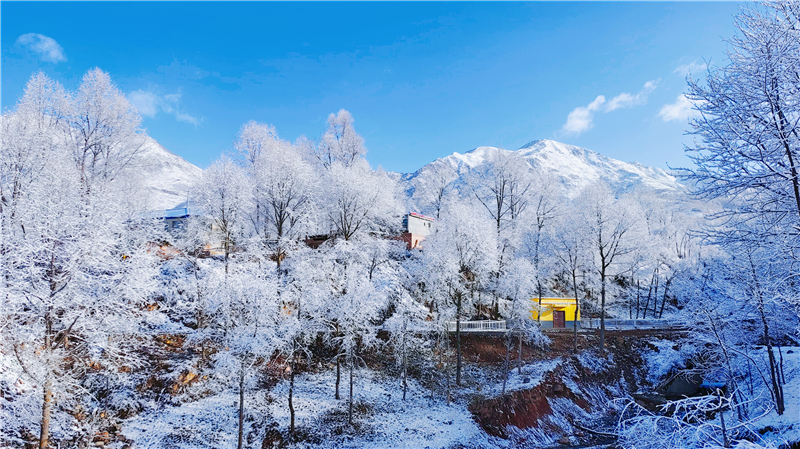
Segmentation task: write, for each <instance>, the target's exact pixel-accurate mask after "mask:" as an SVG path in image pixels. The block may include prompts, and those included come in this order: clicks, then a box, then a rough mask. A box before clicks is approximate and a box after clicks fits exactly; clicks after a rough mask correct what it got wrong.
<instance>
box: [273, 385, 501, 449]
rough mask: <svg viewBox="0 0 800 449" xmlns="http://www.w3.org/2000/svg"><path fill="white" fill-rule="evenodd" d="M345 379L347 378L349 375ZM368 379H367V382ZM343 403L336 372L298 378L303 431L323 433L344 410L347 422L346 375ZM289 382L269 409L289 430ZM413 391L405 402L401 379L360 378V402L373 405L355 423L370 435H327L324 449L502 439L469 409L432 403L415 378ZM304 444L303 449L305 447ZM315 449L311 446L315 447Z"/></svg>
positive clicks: (479, 443) (483, 443) (491, 443)
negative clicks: (338, 395)
mask: <svg viewBox="0 0 800 449" xmlns="http://www.w3.org/2000/svg"><path fill="white" fill-rule="evenodd" d="M343 374H345V373H343ZM362 376H363V377H362ZM342 378H343V379H342V385H341V390H340V392H341V394H342V400H339V401H337V400H335V399H334V398H333V393H334V389H335V381H336V379H335V375H334V373H332V372H326V373H322V374H310V375H302V376H298V377H297V378H296V379H295V389H296V390H295V410H296V412H297V415H296V418H295V419H296V420H297V421H296V422H297V425H298V426H299V427H306V428H309V429H311V428H314V429H319V430H318V431H324V430H322V429H321V428H320V426H319V423H320V421H321V420H322V419H324V418H325V417H326V416H331V414H332V413H334V412H337V411H340V412H342V413H339V414H337V417H341V419H346V411H347V400H346V399H345V398H346V397H347V393H348V387H347V379H348V378H347V377H346V375H343V376H342ZM288 386H289V384H288V381H283V382H281V383H280V384H278V385H277V386H276V387H275V388H274V389H273V390H272V393H271V394H272V396H273V397H274V398H275V399H276V401H275V402H273V403H272V404H271V405H270V407H269V410H270V412H271V414H272V416H273V417H274V418H275V420H276V421H277V422H278V424H279V426H280V428H281V429H286V428H288V426H289V409H288V406H287V402H286V398H287V397H288ZM408 387H409V391H408V394H407V396H406V401H403V390H402V385H401V383H400V381H399V379H397V378H386V377H377V376H376V374H375V373H372V372H367V371H362V372H359V373H358V378H357V383H356V385H355V388H354V402H355V403H357V404H358V403H366V404H369V411H368V412H367V413H363V414H362V413H359V414H358V415H357V417H356V418H355V419H356V420H357V421H358V423H359V427H361V428H362V429H365V430H366V432H364V433H365V435H362V436H354V435H346V434H343V435H338V436H337V435H326V436H325V439H324V442H323V444H322V445H321V446H317V445H313V446H314V447H331V448H388V447H393V448H424V447H428V448H446V447H451V446H453V445H456V444H462V445H464V446H468V447H496V446H497V445H498V443H501V440H498V439H496V438H493V437H490V436H488V435H486V433H484V432H483V430H481V428H480V427H479V426H478V425H477V424H476V423H475V421H474V420H473V419H472V414H471V413H470V412H469V410H467V408H466V405H465V404H459V403H455V402H450V403H449V404H448V403H447V401H446V398H443V397H436V396H434V397H433V398H431V395H430V391H429V390H428V389H426V388H423V387H422V386H421V385H420V384H419V383H418V382H416V381H414V380H413V379H409V382H408ZM303 446H304V445H302V444H301V445H299V447H303ZM309 447H311V445H309Z"/></svg>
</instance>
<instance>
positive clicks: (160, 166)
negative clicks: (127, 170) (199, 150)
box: [133, 137, 203, 211]
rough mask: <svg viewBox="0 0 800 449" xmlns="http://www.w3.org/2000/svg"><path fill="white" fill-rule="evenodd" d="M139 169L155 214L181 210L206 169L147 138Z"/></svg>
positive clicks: (149, 203)
mask: <svg viewBox="0 0 800 449" xmlns="http://www.w3.org/2000/svg"><path fill="white" fill-rule="evenodd" d="M146 139H147V140H146V142H145V144H144V146H143V147H142V149H141V150H140V153H139V155H138V156H137V160H136V162H135V166H134V167H133V170H135V171H136V172H137V173H136V175H135V176H136V177H139V175H140V176H141V177H140V182H141V183H142V184H143V187H144V189H143V190H144V191H145V195H146V197H147V198H146V202H147V208H148V209H149V210H151V211H155V210H165V209H172V208H174V207H177V206H178V205H179V204H181V203H185V202H186V196H187V194H188V192H189V189H190V188H191V187H192V185H193V184H194V182H195V181H197V180H198V179H199V178H200V175H201V174H202V172H203V170H201V169H200V168H198V167H196V166H195V165H192V164H191V163H189V162H188V161H186V160H185V159H184V158H182V157H180V156H178V155H177V154H175V153H172V152H170V151H168V150H167V149H166V148H164V147H163V146H161V144H159V143H158V142H156V140H155V139H153V138H151V137H146Z"/></svg>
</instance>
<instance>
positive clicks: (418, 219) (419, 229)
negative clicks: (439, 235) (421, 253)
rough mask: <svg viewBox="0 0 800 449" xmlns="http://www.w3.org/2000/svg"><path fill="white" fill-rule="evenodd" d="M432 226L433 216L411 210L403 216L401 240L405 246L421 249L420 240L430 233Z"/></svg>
mask: <svg viewBox="0 0 800 449" xmlns="http://www.w3.org/2000/svg"><path fill="white" fill-rule="evenodd" d="M432 228H433V218H431V217H426V216H425V215H422V214H418V213H416V212H411V213H410V214H408V215H406V217H405V218H403V230H404V231H405V232H403V241H404V242H406V248H408V249H409V250H412V249H422V241H423V240H425V237H427V236H429V235H430V234H431V229H432Z"/></svg>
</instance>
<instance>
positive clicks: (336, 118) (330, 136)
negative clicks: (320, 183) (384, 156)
mask: <svg viewBox="0 0 800 449" xmlns="http://www.w3.org/2000/svg"><path fill="white" fill-rule="evenodd" d="M365 154H367V149H366V148H365V147H364V138H363V137H361V136H360V135H359V134H358V133H357V132H356V130H355V128H354V127H353V116H352V114H350V113H349V112H347V111H345V110H344V109H341V110H339V112H337V113H336V114H331V115H329V116H328V128H327V129H326V130H325V134H323V135H322V140H321V141H320V143H319V146H318V148H317V158H318V160H319V162H320V163H321V164H322V165H323V166H324V167H325V168H330V167H331V166H332V165H333V164H334V163H335V162H338V163H339V164H341V165H344V166H348V165H351V164H353V163H355V162H356V161H358V160H360V159H363V157H364V155H365Z"/></svg>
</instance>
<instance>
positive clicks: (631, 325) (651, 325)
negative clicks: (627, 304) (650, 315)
mask: <svg viewBox="0 0 800 449" xmlns="http://www.w3.org/2000/svg"><path fill="white" fill-rule="evenodd" d="M581 327H583V328H589V329H600V318H584V319H582V320H581ZM675 327H680V323H677V322H675V321H672V320H654V319H647V320H645V319H639V320H617V319H608V318H606V329H671V328H675Z"/></svg>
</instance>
